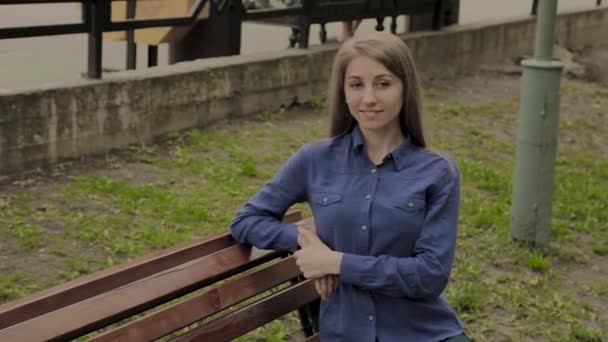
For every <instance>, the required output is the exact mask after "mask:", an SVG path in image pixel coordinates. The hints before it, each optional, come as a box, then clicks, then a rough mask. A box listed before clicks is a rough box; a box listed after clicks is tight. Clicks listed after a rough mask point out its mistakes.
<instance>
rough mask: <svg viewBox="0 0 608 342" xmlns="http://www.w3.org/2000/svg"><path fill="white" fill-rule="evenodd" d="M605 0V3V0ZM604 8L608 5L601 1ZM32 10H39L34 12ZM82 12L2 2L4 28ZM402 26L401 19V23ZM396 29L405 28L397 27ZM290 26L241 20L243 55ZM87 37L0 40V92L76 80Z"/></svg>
mask: <svg viewBox="0 0 608 342" xmlns="http://www.w3.org/2000/svg"><path fill="white" fill-rule="evenodd" d="M605 2H608V1H605ZM531 3H532V0H508V1H505V0H461V9H460V23H461V24H470V23H475V22H479V21H486V20H493V19H498V18H508V17H513V16H522V15H528V13H529V12H530V7H531ZM594 6H595V0H559V11H564V10H570V9H585V8H592V7H594ZM603 6H608V4H604V5H603ZM32 8H35V9H37V12H36V13H33V11H32V10H31V9H32ZM79 20H80V12H79V10H78V9H77V8H76V6H75V5H74V4H52V5H2V6H0V25H1V26H2V27H11V26H13V27H14V26H22V25H32V24H51V23H67V22H78V21H79ZM399 24H400V25H403V20H401V21H399ZM374 25H375V21H374V20H366V21H364V22H363V23H362V25H361V28H360V31H371V30H373V27H374ZM327 30H328V32H329V37H330V39H331V38H332V37H335V35H336V33H337V32H339V30H340V24H339V23H332V24H329V25H327ZM398 30H403V27H399V28H398ZM311 31H312V32H311V44H318V42H319V40H318V31H319V28H318V26H317V25H315V26H313V27H312V29H311ZM289 33H290V31H289V29H288V28H284V27H276V26H269V25H261V24H256V23H245V24H244V26H243V38H242V39H243V42H242V48H241V50H242V53H244V54H247V53H254V52H260V51H271V50H280V49H284V48H286V46H287V37H288V35H289ZM86 51H87V37H86V35H85V34H79V35H64V36H52V37H38V38H26V39H10V40H0V93H2V91H6V90H20V89H27V88H29V87H32V86H36V85H50V84H53V83H57V82H61V81H65V80H74V79H78V78H79V77H80V74H81V73H82V72H84V71H85V70H86V62H87V61H86ZM103 52H104V56H103V67H104V68H107V69H118V70H120V69H124V67H125V44H124V43H122V42H113V41H105V42H104V49H103ZM137 63H138V65H141V66H143V65H145V64H146V52H145V47H144V46H140V47H139V50H138V62H137ZM159 64H160V65H165V64H167V47H166V44H163V45H161V46H160V47H159Z"/></svg>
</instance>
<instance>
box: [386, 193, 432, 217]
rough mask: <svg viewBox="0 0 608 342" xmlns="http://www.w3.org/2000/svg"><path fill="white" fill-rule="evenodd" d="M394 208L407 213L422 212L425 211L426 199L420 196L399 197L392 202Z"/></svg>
mask: <svg viewBox="0 0 608 342" xmlns="http://www.w3.org/2000/svg"><path fill="white" fill-rule="evenodd" d="M393 206H394V207H395V208H398V209H401V210H403V211H406V212H408V213H412V214H415V213H424V212H425V211H426V200H425V199H424V198H421V197H409V198H405V199H403V198H400V199H398V200H396V201H394V202H393Z"/></svg>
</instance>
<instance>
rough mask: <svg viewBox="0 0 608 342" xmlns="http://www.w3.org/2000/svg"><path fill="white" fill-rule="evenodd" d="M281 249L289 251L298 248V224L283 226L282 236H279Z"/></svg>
mask: <svg viewBox="0 0 608 342" xmlns="http://www.w3.org/2000/svg"><path fill="white" fill-rule="evenodd" d="M279 239H280V244H281V249H284V250H286V251H289V252H295V251H297V250H298V225H296V224H287V225H285V227H282V228H281V236H280V237H279Z"/></svg>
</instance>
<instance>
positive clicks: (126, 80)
mask: <svg viewBox="0 0 608 342" xmlns="http://www.w3.org/2000/svg"><path fill="white" fill-rule="evenodd" d="M557 25H558V30H557V35H558V38H557V40H558V42H559V43H560V44H561V45H563V46H566V47H570V48H579V47H582V46H583V45H589V44H597V43H600V42H605V41H608V33H607V32H608V8H605V7H604V8H598V9H594V10H588V11H581V12H573V13H568V14H563V15H560V17H559V20H558V23H557ZM534 32H535V22H534V20H533V19H532V18H529V17H525V18H521V19H515V20H511V21H508V22H488V23H485V24H477V25H465V26H455V27H451V28H448V29H446V30H444V31H442V32H424V33H414V34H409V35H404V36H403V39H404V40H405V41H406V42H407V43H408V45H409V46H410V48H411V49H412V51H413V53H414V56H415V58H416V61H417V64H418V68H419V69H420V71H421V72H422V74H423V76H425V77H431V76H440V75H445V74H455V73H460V72H464V71H468V70H473V69H475V68H477V67H478V66H479V65H480V64H482V63H488V62H493V61H502V60H504V58H506V57H512V56H516V55H521V54H524V53H530V52H531V51H532V46H533V43H534V40H533V37H534ZM337 47H338V46H337V45H325V46H320V47H314V48H311V49H309V50H289V51H282V52H276V53H266V54H257V55H249V56H234V57H223V58H217V59H207V60H200V61H195V62H188V63H181V64H177V65H173V66H168V67H159V68H153V69H150V70H146V71H144V72H142V71H128V72H121V73H117V74H112V75H108V76H107V77H106V78H105V79H104V80H102V81H85V80H83V81H79V82H75V83H71V84H66V85H65V86H63V87H60V88H54V89H37V90H32V91H30V92H23V93H18V94H6V95H1V96H0V175H10V174H15V173H18V172H20V171H24V170H31V169H35V168H38V167H45V166H48V165H50V164H53V163H56V162H57V161H59V160H62V159H66V158H73V157H77V156H81V155H87V154H94V153H99V152H103V151H106V150H108V149H110V148H113V147H120V146H125V145H127V144H131V143H135V142H140V141H148V140H150V139H152V138H154V137H157V136H159V135H162V134H166V133H169V132H174V131H178V130H182V129H187V128H191V127H201V126H205V125H208V124H209V123H211V122H213V121H215V120H219V119H223V118H228V117H235V116H245V115H249V114H253V113H256V112H260V111H264V110H274V109H278V108H279V107H280V106H281V105H288V104H290V103H292V102H293V101H295V100H296V99H298V100H306V99H308V98H310V97H311V96H322V95H324V91H325V88H326V83H327V77H328V75H329V71H330V68H331V63H332V60H333V56H334V54H335V52H336V50H337Z"/></svg>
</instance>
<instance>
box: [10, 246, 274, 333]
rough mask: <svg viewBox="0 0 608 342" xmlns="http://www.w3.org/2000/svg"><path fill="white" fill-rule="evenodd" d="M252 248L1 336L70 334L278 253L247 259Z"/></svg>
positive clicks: (204, 260) (216, 255)
mask: <svg viewBox="0 0 608 342" xmlns="http://www.w3.org/2000/svg"><path fill="white" fill-rule="evenodd" d="M250 253H251V250H250V248H247V247H244V246H241V245H235V246H232V247H229V248H227V249H224V250H221V251H219V252H216V253H214V254H212V255H208V256H204V257H202V258H199V259H195V260H193V261H190V262H188V263H186V264H183V265H179V266H176V267H175V268H172V269H168V270H165V271H163V272H161V273H158V274H155V275H153V276H150V277H148V278H145V279H142V280H139V281H136V282H133V283H130V284H128V285H126V286H123V287H120V288H116V289H113V290H110V291H108V292H104V293H101V294H99V295H97V296H95V297H93V298H88V299H86V300H84V301H81V302H78V303H76V304H73V305H71V306H67V307H64V308H61V309H59V310H55V311H53V312H50V313H48V314H45V315H42V316H38V317H35V318H32V319H30V320H28V321H25V322H21V323H19V324H17V325H14V326H11V327H8V328H6V329H4V330H0V341H42V340H47V339H50V340H54V339H61V340H65V339H72V338H75V337H78V336H81V335H85V334H87V333H89V332H91V331H95V330H97V329H99V328H102V327H105V326H107V325H109V324H112V323H115V322H117V321H120V320H122V319H124V318H127V317H130V316H132V315H134V314H137V313H140V312H142V311H145V310H148V309H151V308H153V307H155V306H156V305H159V304H162V303H164V302H167V301H169V300H172V299H175V298H177V297H179V296H182V295H184V294H187V293H189V292H192V291H194V290H196V289H198V288H200V287H203V286H206V285H209V284H212V283H214V282H216V281H218V280H220V279H223V278H226V277H228V276H231V275H234V274H238V273H240V272H242V271H243V270H245V269H248V268H251V267H255V265H259V264H260V263H262V262H265V261H268V260H272V259H274V258H276V257H277V255H279V254H278V253H271V254H268V255H265V256H263V257H261V258H259V259H256V260H253V261H250V262H248V261H249V255H250Z"/></svg>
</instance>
